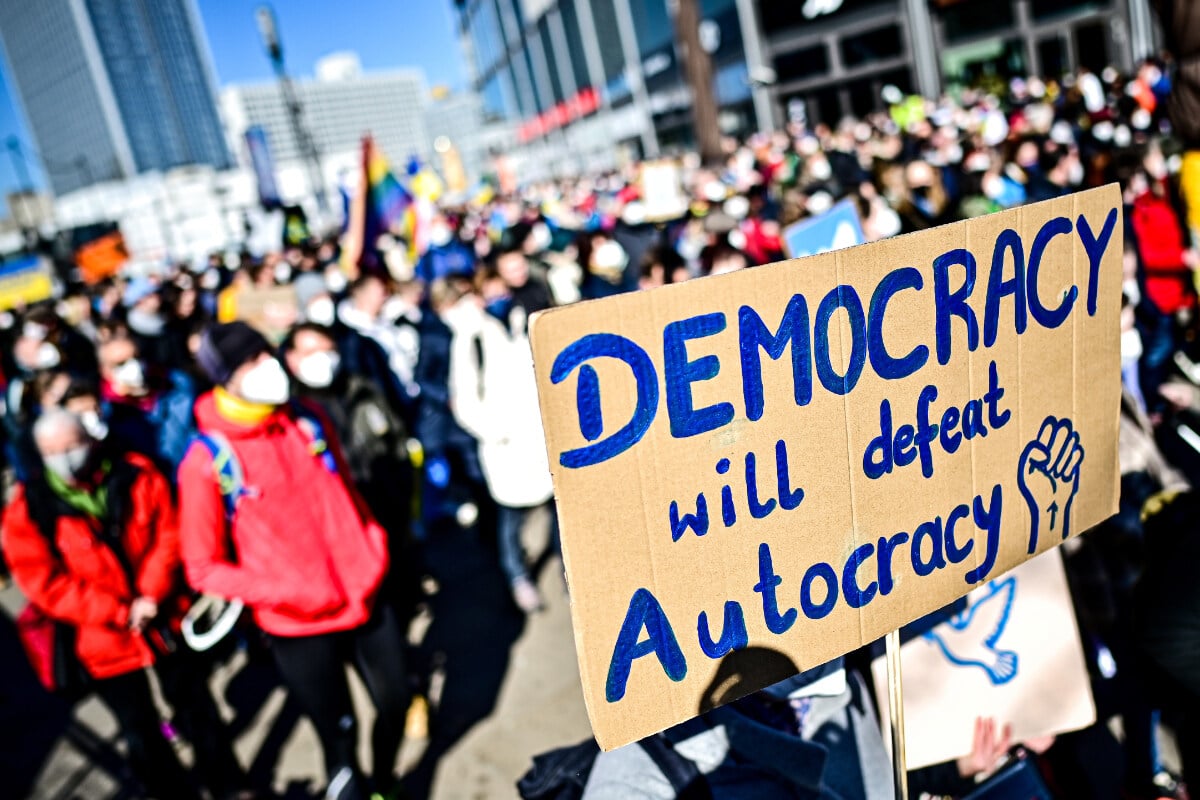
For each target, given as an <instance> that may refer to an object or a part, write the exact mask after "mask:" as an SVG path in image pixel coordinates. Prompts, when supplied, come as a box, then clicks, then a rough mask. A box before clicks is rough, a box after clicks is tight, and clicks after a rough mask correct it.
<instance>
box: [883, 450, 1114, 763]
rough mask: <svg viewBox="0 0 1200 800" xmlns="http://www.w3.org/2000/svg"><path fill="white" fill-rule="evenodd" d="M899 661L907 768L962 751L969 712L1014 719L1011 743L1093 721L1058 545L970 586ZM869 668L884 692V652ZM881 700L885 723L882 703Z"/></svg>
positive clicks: (968, 736) (967, 742)
mask: <svg viewBox="0 0 1200 800" xmlns="http://www.w3.org/2000/svg"><path fill="white" fill-rule="evenodd" d="M1088 455H1089V456H1090V455H1091V454H1090V453H1089V454H1088ZM900 659H901V673H902V674H903V676H904V730H905V755H906V757H907V764H908V768H909V769H920V768H921V767H926V766H929V765H930V764H940V763H942V762H943V761H952V760H954V759H957V758H961V757H962V756H965V755H967V754H969V753H970V752H971V745H972V735H973V732H974V726H975V718H976V717H992V718H993V719H995V720H996V721H997V723H999V724H1001V725H1005V724H1009V725H1012V729H1013V737H1014V741H1022V740H1026V739H1032V738H1035V737H1039V736H1046V735H1049V734H1059V733H1065V732H1067V731H1074V730H1079V729H1080V728H1085V727H1087V726H1088V725H1091V724H1092V723H1093V722H1094V721H1095V719H1096V707H1095V705H1094V704H1093V702H1092V690H1091V681H1090V679H1089V678H1088V672H1087V665H1086V663H1085V662H1084V658H1083V648H1082V645H1081V644H1080V641H1079V628H1078V626H1077V625H1076V624H1075V611H1074V607H1073V606H1072V605H1071V593H1070V590H1069V589H1068V588H1067V576H1066V573H1065V572H1064V571H1063V566H1062V556H1061V555H1060V554H1059V552H1058V551H1053V552H1050V553H1045V554H1044V555H1041V556H1038V557H1037V558H1035V559H1032V560H1030V561H1027V562H1025V563H1024V564H1021V565H1020V566H1019V567H1017V568H1016V569H1014V570H1012V571H1010V572H1008V573H1006V574H1004V575H1003V576H1001V577H997V578H994V579H992V580H990V581H988V582H987V583H986V584H984V585H983V586H980V587H979V588H977V589H974V590H973V591H972V592H971V593H970V594H969V595H967V607H966V608H965V609H964V610H963V611H962V612H960V613H959V614H957V615H955V616H954V617H952V618H951V619H950V620H949V621H947V622H943V623H941V624H940V625H938V626H937V627H935V628H933V629H932V630H930V631H928V632H926V633H924V634H922V635H921V636H918V637H916V638H914V639H912V640H911V641H909V642H907V643H906V644H905V645H904V646H903V647H901V648H900ZM871 671H872V673H874V679H875V687H876V691H877V692H878V693H879V695H878V696H880V697H886V696H887V664H886V659H883V658H879V659H876V661H875V663H874V664H872V665H871ZM881 707H882V713H883V715H884V718H885V720H884V721H885V723H886V721H887V714H888V708H887V704H886V703H882V704H881Z"/></svg>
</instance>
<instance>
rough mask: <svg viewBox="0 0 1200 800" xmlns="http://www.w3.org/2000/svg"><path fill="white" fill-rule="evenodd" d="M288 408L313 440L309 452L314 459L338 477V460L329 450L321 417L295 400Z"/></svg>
mask: <svg viewBox="0 0 1200 800" xmlns="http://www.w3.org/2000/svg"><path fill="white" fill-rule="evenodd" d="M288 406H289V407H290V408H291V409H292V413H293V414H295V415H296V420H297V421H298V422H300V423H301V425H300V427H301V428H302V429H303V430H304V432H305V433H307V434H308V436H309V439H310V440H311V441H310V442H309V446H308V449H309V452H310V453H311V454H312V456H313V457H314V458H318V459H320V460H321V464H322V465H323V466H324V467H325V469H326V471H328V472H329V474H331V475H337V474H338V467H337V459H335V458H334V457H333V451H332V450H331V449H330V448H329V440H328V439H327V438H326V436H325V426H324V425H323V424H322V423H321V417H320V416H319V415H318V414H317V413H316V412H315V411H313V410H312V409H311V408H309V407H308V406H306V405H304V404H303V403H301V402H300V401H298V400H296V399H295V398H293V399H292V400H290V401H288Z"/></svg>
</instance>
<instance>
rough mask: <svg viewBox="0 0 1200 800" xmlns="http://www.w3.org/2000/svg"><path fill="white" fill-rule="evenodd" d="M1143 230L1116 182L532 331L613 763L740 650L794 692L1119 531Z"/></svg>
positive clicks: (591, 674) (586, 657) (755, 674)
mask: <svg viewBox="0 0 1200 800" xmlns="http://www.w3.org/2000/svg"><path fill="white" fill-rule="evenodd" d="M1121 234H1122V223H1121V197H1120V192H1119V190H1118V188H1117V186H1115V185H1112V186H1107V187H1103V188H1100V189H1095V190H1092V191H1089V192H1082V193H1078V194H1075V195H1071V196H1068V197H1065V198H1060V199H1057V200H1052V201H1048V202H1045V203H1039V204H1036V205H1031V206H1026V207H1023V208H1020V209H1016V210H1013V211H1009V212H1002V213H998V214H993V215H989V216H985V217H979V218H977V219H973V220H970V221H967V222H961V223H956V224H953V225H947V226H944V227H941V228H937V229H933V230H929V231H924V232H921V233H916V234H912V235H908V236H902V237H898V238H895V239H889V240H885V241H881V242H875V243H873V244H869V245H863V246H860V247H856V248H851V249H848V250H840V251H836V252H831V253H826V254H824V255H818V256H813V257H811V258H807V259H799V260H793V261H787V262H783V263H779V264H774V265H770V266H766V267H759V268H755V269H751V270H745V271H739V272H734V273H729V274H726V275H718V276H713V277H709V278H704V279H700V280H697V281H690V282H687V283H682V284H674V285H671V286H667V287H664V288H661V289H656V290H653V291H649V292H641V293H635V294H626V295H620V296H617V297H612V298H607V299H603V300H597V301H592V302H588V303H581V304H578V305H575V306H570V307H566V308H561V309H554V310H550V311H547V312H544V313H542V314H540V315H537V316H535V317H534V318H533V320H532V327H531V331H532V333H531V337H532V344H533V355H534V366H535V369H536V373H537V379H538V394H539V398H540V403H541V413H542V419H543V423H544V427H545V431H546V441H547V447H548V451H549V456H550V462H551V466H552V470H553V473H554V484H555V491H556V496H557V501H558V514H559V521H560V524H561V529H562V545H563V557H564V561H565V564H566V570H567V579H568V584H569V586H570V593H571V613H572V620H573V623H574V630H575V641H576V649H577V651H578V657H579V667H580V675H581V678H582V682H583V689H584V697H585V700H586V702H587V706H588V713H589V715H590V718H591V722H592V728H593V730H594V732H595V734H596V738H597V740H598V742H599V743H600V745H601V747H603V748H606V749H608V748H613V747H617V746H620V745H623V744H626V743H628V742H631V741H634V740H637V739H639V738H642V737H644V736H646V735H648V734H651V733H653V732H655V731H658V730H661V729H663V728H666V727H668V726H670V725H673V724H676V723H678V722H681V721H683V720H686V719H688V718H690V717H692V716H695V715H696V714H697V713H700V712H703V711H705V710H708V709H709V708H711V707H713V702H714V698H715V697H716V696H717V695H718V694H720V695H721V699H722V701H728V700H732V699H735V696H730V693H729V692H722V691H719V690H721V688H722V686H721V685H724V682H727V679H728V671H729V667H728V666H726V669H725V671H724V672H722V673H720V674H721V675H723V676H724V677H722V678H721V679H720V680H717V676H718V669H719V667H721V666H722V665H723V663H724V662H726V661H732V660H734V657H736V654H737V653H738V652H740V651H743V650H747V648H754V650H755V652H763V651H769V652H772V653H773V654H774V655H776V656H782V658H779V657H774V658H770V659H758V660H754V659H736V660H737V672H738V675H737V677H738V678H739V679H740V680H739V681H738V686H739V691H742V692H743V693H744V692H747V691H753V690H755V689H756V688H761V687H763V686H767V685H770V684H771V683H774V682H776V681H778V680H781V679H783V678H785V677H788V676H789V675H790V674H791V673H794V672H796V671H799V670H801V669H806V668H809V667H813V666H816V665H819V664H822V663H824V662H826V661H828V660H830V659H832V658H835V657H837V656H840V655H842V654H844V653H846V652H848V651H850V650H853V649H855V648H857V647H859V646H861V645H862V644H863V643H865V642H870V641H873V640H875V639H877V638H879V637H881V636H883V635H884V634H886V633H888V632H889V631H892V630H894V629H895V628H897V627H899V626H900V625H903V624H905V623H907V622H910V621H912V620H914V619H916V618H918V617H921V616H924V615H925V614H928V613H930V612H932V611H934V610H936V609H938V608H940V607H942V606H944V605H946V604H947V603H949V602H951V601H953V600H955V599H956V598H958V597H960V596H962V595H963V594H965V593H967V592H968V591H970V590H971V589H973V588H975V587H976V586H979V585H982V584H984V583H986V582H987V581H989V580H991V579H993V578H995V577H997V576H999V575H1001V574H1003V573H1004V572H1005V571H1007V570H1008V569H1010V568H1012V567H1013V566H1015V565H1017V564H1019V563H1021V562H1023V561H1025V560H1026V559H1028V558H1029V557H1031V556H1032V555H1034V554H1036V553H1040V552H1042V551H1044V550H1047V549H1049V548H1052V547H1054V546H1055V545H1057V544H1059V543H1061V542H1062V541H1063V540H1064V539H1065V538H1066V537H1067V536H1072V535H1075V534H1078V533H1079V532H1080V531H1082V530H1084V529H1086V528H1087V527H1089V526H1091V525H1094V524H1096V523H1097V522H1099V521H1101V520H1103V519H1105V518H1106V517H1108V516H1110V515H1111V514H1112V513H1114V511H1115V510H1116V503H1117V484H1118V474H1119V473H1118V465H1117V423H1118V406H1119V398H1120V377H1119V325H1118V316H1119V311H1120V284H1121V253H1122V247H1123V245H1122V236H1121ZM747 652H749V651H748V650H747ZM717 684H721V685H717Z"/></svg>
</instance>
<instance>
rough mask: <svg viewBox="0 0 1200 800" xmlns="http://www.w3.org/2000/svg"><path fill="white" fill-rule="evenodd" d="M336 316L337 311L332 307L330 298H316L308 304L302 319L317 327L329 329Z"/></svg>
mask: <svg viewBox="0 0 1200 800" xmlns="http://www.w3.org/2000/svg"><path fill="white" fill-rule="evenodd" d="M336 316H337V309H336V308H335V307H334V305H333V298H332V297H318V298H317V299H316V300H313V301H312V302H311V303H309V304H308V308H306V309H305V310H304V318H305V319H307V320H308V321H309V322H315V323H316V324H317V325H324V326H325V327H327V328H328V327H329V326H330V325H332V324H333V322H334V319H335V318H336Z"/></svg>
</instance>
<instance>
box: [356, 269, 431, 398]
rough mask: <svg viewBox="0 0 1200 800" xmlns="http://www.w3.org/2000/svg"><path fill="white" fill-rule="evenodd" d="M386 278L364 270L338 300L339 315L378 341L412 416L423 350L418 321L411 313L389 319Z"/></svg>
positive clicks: (360, 331) (360, 332) (361, 333)
mask: <svg viewBox="0 0 1200 800" xmlns="http://www.w3.org/2000/svg"><path fill="white" fill-rule="evenodd" d="M388 302H389V292H388V285H387V281H386V280H385V279H384V278H383V276H381V275H377V274H374V273H365V274H363V275H361V276H359V278H358V279H357V280H356V281H354V283H353V284H352V285H351V287H350V296H349V297H347V298H346V299H345V300H343V301H342V302H341V303H339V304H338V308H337V318H338V321H340V322H341V323H342V324H343V325H345V326H346V327H348V328H351V329H353V330H354V331H356V332H357V333H359V334H360V335H362V336H365V337H367V338H369V339H372V340H373V341H375V343H376V344H378V345H379V346H380V347H381V348H383V351H384V353H385V354H386V355H387V360H388V366H389V367H390V369H391V371H392V373H393V374H394V375H395V376H396V380H397V381H398V382H399V383H400V386H401V388H402V390H403V402H404V407H403V410H402V415H403V417H404V419H406V420H411V419H412V418H413V413H412V412H413V408H414V406H415V404H416V399H417V396H418V394H419V393H420V390H419V388H418V387H417V383H416V380H415V377H414V372H415V370H416V366H417V358H418V355H419V351H420V339H419V337H418V333H417V327H416V326H417V324H418V323H417V321H415V320H413V319H412V318H411V317H410V316H409V315H398V316H401V317H402V318H401V319H389V317H388V314H386V313H385V308H387V306H388Z"/></svg>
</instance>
